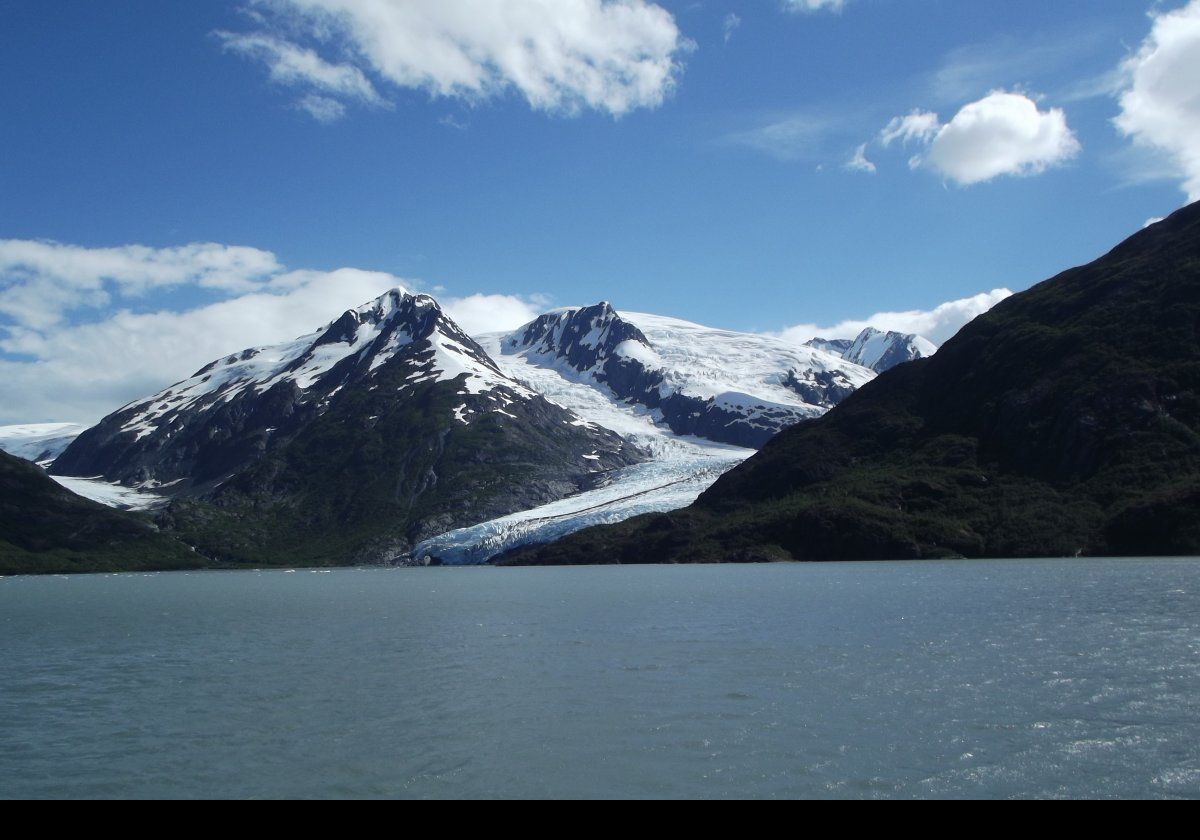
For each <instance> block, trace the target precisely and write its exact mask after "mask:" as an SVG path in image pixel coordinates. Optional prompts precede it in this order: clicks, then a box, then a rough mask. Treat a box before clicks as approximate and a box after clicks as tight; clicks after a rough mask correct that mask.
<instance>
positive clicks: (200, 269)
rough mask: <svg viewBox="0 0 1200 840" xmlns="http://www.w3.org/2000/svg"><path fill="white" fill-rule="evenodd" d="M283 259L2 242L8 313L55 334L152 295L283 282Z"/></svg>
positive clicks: (263, 254) (212, 247)
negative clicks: (75, 316) (83, 314)
mask: <svg viewBox="0 0 1200 840" xmlns="http://www.w3.org/2000/svg"><path fill="white" fill-rule="evenodd" d="M280 270H281V268H280V265H279V262H278V261H277V260H276V259H275V255H274V254H271V253H269V252H267V251H260V250H258V249H257V248H245V247H237V246H229V245H219V244H216V243H211V242H205V243H194V244H191V245H184V246H182V247H178V248H148V247H146V246H144V245H126V246H123V247H119V248H80V247H78V246H74V245H63V244H60V243H58V242H42V241H32V240H23V239H4V240H0V314H4V315H8V316H9V317H10V318H12V319H14V320H16V321H17V322H18V323H22V324H24V325H27V326H33V327H48V326H51V325H53V324H56V323H58V322H59V321H60V320H62V318H63V316H64V315H66V314H67V313H69V312H73V311H77V310H80V309H88V308H95V307H100V306H105V305H106V304H108V303H109V302H110V301H112V300H113V299H114V297H115V298H134V297H138V296H141V295H144V294H146V293H147V292H148V291H150V290H151V289H163V288H172V287H177V286H183V285H193V286H198V287H200V288H204V289H211V290H216V291H222V292H245V291H249V290H252V289H254V288H256V287H258V286H260V285H261V284H263V283H265V282H277V281H275V280H274V276H275V275H277V274H278V273H279V272H280Z"/></svg>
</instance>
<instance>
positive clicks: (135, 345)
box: [0, 242, 544, 424]
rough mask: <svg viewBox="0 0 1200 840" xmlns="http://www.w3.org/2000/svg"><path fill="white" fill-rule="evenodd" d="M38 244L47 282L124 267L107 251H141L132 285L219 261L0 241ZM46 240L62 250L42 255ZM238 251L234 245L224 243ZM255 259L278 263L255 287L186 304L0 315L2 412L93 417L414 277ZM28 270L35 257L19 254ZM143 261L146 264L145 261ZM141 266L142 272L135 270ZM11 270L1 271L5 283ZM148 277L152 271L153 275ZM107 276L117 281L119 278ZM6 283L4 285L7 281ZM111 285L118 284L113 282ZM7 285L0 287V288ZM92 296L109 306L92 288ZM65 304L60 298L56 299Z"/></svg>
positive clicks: (496, 324) (458, 315) (6, 415)
mask: <svg viewBox="0 0 1200 840" xmlns="http://www.w3.org/2000/svg"><path fill="white" fill-rule="evenodd" d="M22 244H26V245H36V246H39V247H38V248H37V249H35V250H36V251H37V252H38V253H39V254H42V257H43V258H42V260H41V262H40V265H41V266H42V269H43V270H44V271H47V272H52V273H50V274H45V275H40V279H41V280H44V281H49V282H48V284H45V285H43V288H44V287H46V286H47V285H48V286H49V287H53V284H54V282H55V281H65V280H66V279H67V278H68V277H72V278H76V279H78V278H84V279H86V278H92V277H95V276H97V270H96V269H95V266H94V264H95V263H99V262H104V261H110V265H109V267H107V268H105V269H104V270H103V274H102V276H104V277H108V276H110V273H111V272H116V271H119V268H120V266H119V265H117V263H116V262H112V261H113V259H114V257H113V255H114V254H117V255H122V254H124V253H125V252H127V251H134V252H136V253H137V254H138V255H139V257H140V259H137V260H133V261H128V262H126V263H125V267H126V268H128V269H129V271H130V274H129V275H128V281H127V285H130V286H132V287H139V286H141V285H142V284H143V283H145V282H147V276H149V275H154V269H153V267H156V266H162V265H169V266H171V267H172V271H173V272H174V273H172V274H171V275H170V276H171V277H172V278H174V277H177V276H178V277H185V278H190V279H185V280H182V281H180V283H189V284H191V285H193V286H198V285H200V284H201V283H202V282H203V279H202V278H204V276H205V274H204V269H205V267H206V266H209V265H211V264H212V262H213V261H214V259H213V256H212V253H211V250H212V249H215V248H218V247H221V246H186V247H185V248H175V249H162V250H159V251H153V250H152V249H143V248H132V249H128V248H116V249H84V248H77V247H74V246H67V245H52V244H50V243H19V242H18V243H11V242H10V243H3V244H2V246H0V253H3V252H4V251H5V250H7V251H10V252H11V251H13V250H16V248H17V246H19V245H22ZM46 249H57V250H58V251H59V253H57V254H51V255H50V256H49V257H47V256H46V255H45V251H46ZM228 250H230V251H234V250H237V249H228ZM242 250H245V251H248V252H252V253H254V254H257V255H258V257H257V260H258V261H259V262H261V263H262V264H263V265H268V264H269V265H270V266H272V267H273V269H272V270H273V271H274V272H275V273H274V274H273V275H272V276H271V277H270V278H268V279H265V280H261V281H259V282H258V283H257V285H256V286H254V287H252V288H251V290H250V291H246V287H245V286H242V285H241V284H240V283H234V284H231V285H229V286H228V287H227V291H228V292H229V294H231V295H237V296H236V297H231V298H229V299H226V300H222V301H219V302H216V303H211V304H209V305H206V306H199V307H196V308H193V309H190V310H187V311H183V312H172V311H160V312H141V313H139V312H132V311H130V310H128V309H119V308H118V309H115V311H112V310H111V309H110V311H109V312H108V313H106V315H105V316H104V317H103V319H102V320H99V321H96V322H93V323H81V324H74V325H67V324H64V323H61V322H60V317H55V318H53V319H49V318H45V317H40V315H39V313H37V312H36V311H33V312H31V313H24V312H22V313H19V314H17V315H13V313H9V314H10V317H14V318H15V320H16V323H15V324H12V325H9V326H7V327H6V326H3V325H0V350H3V351H4V352H5V353H8V354H10V355H13V356H17V357H23V358H18V359H7V360H3V359H0V424H6V423H15V422H43V421H53V420H56V419H62V420H64V421H74V422H93V421H95V420H98V419H99V418H100V417H102V416H104V415H105V414H108V413H109V412H111V411H113V410H114V409H116V408H117V407H119V406H121V405H123V404H125V403H127V402H130V401H132V400H134V399H137V398H140V397H143V396H146V395H148V394H152V393H155V392H156V391H158V390H161V389H162V388H164V387H166V386H168V385H170V384H171V383H173V382H177V381H179V380H180V379H183V378H185V377H187V376H190V375H191V374H192V373H194V372H195V371H196V370H198V369H199V368H201V367H202V366H204V365H205V364H207V363H208V362H210V361H212V360H213V359H216V358H220V357H221V356H223V355H226V354H228V353H231V352H234V351H235V350H240V349H244V348H247V347H252V346H261V345H269V344H275V343H279V342H283V341H289V340H291V339H293V338H295V337H297V336H300V335H304V334H307V333H311V332H313V331H314V330H316V329H318V328H319V327H320V326H321V325H323V324H325V323H328V322H329V321H331V320H333V319H334V318H336V317H337V316H338V315H339V314H340V313H341V312H343V311H345V310H346V309H349V308H351V307H354V306H358V305H359V304H362V303H364V302H366V301H368V300H371V299H373V298H374V297H377V296H378V295H380V294H382V293H383V292H385V291H387V290H388V289H390V288H393V287H395V286H398V285H399V286H406V287H408V288H415V287H417V286H418V285H419V284H414V283H411V282H407V281H404V280H402V279H401V278H398V277H396V276H394V275H392V274H387V273H383V272H372V271H361V270H357V269H348V268H347V269H340V270H338V271H331V272H323V271H290V272H285V271H284V270H283V269H282V268H281V267H280V266H279V264H278V261H277V260H276V259H275V257H274V255H272V254H269V253H267V252H263V251H255V250H254V249H242ZM188 252H194V254H195V264H194V265H193V266H192V267H191V268H190V269H184V268H183V267H182V265H181V264H182V258H181V257H180V254H182V253H188ZM25 266H26V267H25V268H24V269H22V270H23V271H24V272H25V275H24V276H25V277H26V279H28V278H29V276H31V275H30V272H31V271H32V269H30V268H29V262H28V261H27V262H26V263H25ZM148 267H150V268H148ZM139 272H141V274H140V276H139ZM9 279H10V275H8V274H7V273H5V272H3V271H0V285H4V284H5V283H6V282H7V281H8V280H9ZM153 279H158V275H154V278H153ZM112 283H115V284H117V287H119V286H120V281H117V280H113V281H112ZM7 291H9V289H7V288H6V289H5V292H7ZM114 293H115V292H114ZM2 295H3V293H0V296H2ZM439 299H440V301H441V303H442V305H443V306H444V307H445V308H446V310H447V312H448V313H449V314H450V316H451V317H452V318H454V319H455V320H456V321H458V322H459V323H460V324H461V325H462V326H463V328H464V329H465V330H467V331H468V332H471V333H479V332H488V331H495V330H506V329H515V328H516V327H518V326H520V325H521V324H524V323H526V322H528V321H530V320H532V318H534V317H535V316H536V315H537V313H538V312H539V311H540V310H541V308H542V307H543V305H544V301H541V300H539V299H536V298H535V299H533V300H526V299H522V298H517V297H512V296H507V295H472V296H468V297H462V298H455V297H450V296H444V297H440V298H439ZM90 305H93V306H104V305H105V300H104V299H103V298H102V297H97V298H95V299H93V300H91V301H90ZM60 311H61V310H60Z"/></svg>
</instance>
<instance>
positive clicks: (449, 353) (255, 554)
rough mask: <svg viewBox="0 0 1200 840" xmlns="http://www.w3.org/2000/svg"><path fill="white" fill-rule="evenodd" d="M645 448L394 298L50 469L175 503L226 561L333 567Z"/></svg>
mask: <svg viewBox="0 0 1200 840" xmlns="http://www.w3.org/2000/svg"><path fill="white" fill-rule="evenodd" d="M643 457H644V456H643V454H642V453H640V452H638V451H637V450H636V449H634V448H633V447H630V446H627V445H626V444H625V442H624V441H623V440H622V439H621V438H620V437H619V436H618V435H616V434H614V433H612V432H611V431H609V430H607V429H602V428H599V427H597V426H595V425H594V424H591V423H588V422H587V421H586V420H583V419H581V418H579V417H578V416H576V415H574V414H572V413H571V412H569V411H567V410H566V409H564V408H562V407H560V406H556V405H554V404H552V403H550V402H549V401H547V400H546V399H545V398H544V397H542V396H541V395H538V394H535V393H533V392H532V391H530V390H529V389H527V388H525V387H524V386H522V385H521V384H519V383H517V382H515V381H514V380H512V379H510V378H509V377H507V376H505V375H504V374H503V373H502V372H501V371H500V370H499V369H498V368H497V366H496V365H495V363H494V362H493V361H492V360H491V359H490V358H489V357H488V355H487V353H486V352H485V351H484V350H483V349H482V348H481V347H480V346H479V345H478V344H476V343H475V342H474V341H473V340H472V339H470V338H469V337H467V336H466V335H465V334H464V333H463V332H462V331H461V330H460V329H459V328H458V327H457V325H455V324H454V323H453V322H452V321H451V320H450V319H449V318H448V317H447V316H446V315H445V313H444V312H443V311H442V310H441V308H440V307H439V306H438V304H437V302H436V301H434V300H433V299H432V298H430V297H427V296H423V295H410V294H407V293H405V292H404V291H403V290H394V291H392V292H390V293H388V294H386V295H384V296H382V297H381V298H379V299H378V300H376V301H373V302H371V303H369V304H367V305H365V306H363V307H360V308H359V309H357V310H351V311H349V312H346V313H345V314H344V315H343V316H342V317H341V318H339V319H338V320H336V321H334V322H333V323H332V324H330V325H328V326H327V327H326V328H324V329H323V330H321V331H319V332H317V333H314V334H312V335H309V336H306V337H304V338H301V339H298V340H297V341H295V342H292V343H290V344H287V345H283V346H279V347H270V348H257V349H252V350H247V351H244V352H242V353H238V354H235V355H233V356H229V357H227V358H225V359H222V360H219V361H217V362H214V363H213V364H211V365H208V366H207V367H205V368H204V369H203V370H201V371H199V372H198V373H197V374H196V375H195V376H193V377H192V378H190V379H188V380H185V381H184V382H181V383H178V384H177V385H174V386H172V387H171V388H168V389H167V390H165V391H163V392H162V393H160V394H157V395H155V396H154V397H152V398H150V399H148V400H140V401H138V402H136V403H133V404H131V405H129V406H126V407H125V408H123V409H121V410H120V411H118V412H116V413H115V414H113V415H112V416H110V417H108V418H106V419H105V420H104V421H102V422H101V423H100V424H99V425H98V426H96V427H95V428H93V429H89V430H88V431H87V432H85V433H84V434H82V435H80V437H79V438H78V439H77V440H76V441H75V443H73V444H72V445H71V446H70V447H69V448H68V449H67V451H66V452H64V453H63V454H62V455H61V456H60V457H59V459H58V460H57V461H55V463H54V465H53V467H52V471H53V472H54V473H55V474H56V475H83V476H89V477H93V476H99V477H103V478H104V479H105V480H107V481H115V482H120V483H122V484H124V485H126V486H137V487H140V488H142V489H148V490H154V491H156V492H159V493H161V494H164V495H166V496H169V497H171V498H172V499H173V501H172V503H171V504H170V506H169V507H168V508H167V509H166V511H165V512H164V513H163V514H162V521H163V522H164V523H165V524H167V525H169V526H170V527H171V528H173V529H174V530H175V531H176V532H178V533H180V534H182V535H185V536H186V539H187V540H188V541H189V542H191V543H192V544H194V545H197V546H200V547H201V548H202V549H203V550H204V551H205V553H207V554H209V555H212V556H214V557H217V558H218V559H221V560H224V561H228V562H236V563H253V564H315V565H335V564H344V563H356V562H390V561H392V560H395V559H397V558H398V557H401V556H403V555H404V554H405V553H406V552H407V551H408V550H409V549H410V548H411V546H412V544H413V543H414V542H416V541H418V540H421V539H425V538H427V537H429V536H432V535H433V534H436V533H441V532H442V531H445V530H450V529H453V528H457V527H463V526H467V525H470V524H473V523H476V522H480V521H483V520H486V519H490V518H495V517H497V516H502V515H505V514H508V513H512V512H514V511H518V510H524V509H527V508H531V507H536V506H538V505H540V504H544V503H546V502H550V501H553V500H555V499H558V498H561V497H563V496H565V495H568V494H571V493H574V492H577V491H578V490H580V489H584V488H586V487H588V486H590V485H591V484H592V483H593V482H595V481H596V480H597V479H598V478H599V477H600V476H602V475H603V474H604V473H605V472H607V471H609V470H612V469H614V468H618V467H622V466H625V465H628V464H631V463H635V462H637V461H639V460H641V459H642V458H643Z"/></svg>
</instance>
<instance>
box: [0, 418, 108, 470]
mask: <svg viewBox="0 0 1200 840" xmlns="http://www.w3.org/2000/svg"><path fill="white" fill-rule="evenodd" d="M86 428H87V427H86V426H81V425H79V424H78V423H36V424H28V425H23V426H0V451H4V452H7V453H8V454H9V455H16V456H17V457H18V458H24V459H25V460H26V461H34V462H35V463H38V464H41V465H43V466H46V465H48V464H49V463H50V462H51V461H53V460H54V459H55V458H57V457H58V456H59V455H61V454H62V453H63V450H65V449H66V448H67V447H68V446H70V444H71V441H73V440H75V438H77V437H79V435H80V434H81V433H82V432H83V430H84V429H86Z"/></svg>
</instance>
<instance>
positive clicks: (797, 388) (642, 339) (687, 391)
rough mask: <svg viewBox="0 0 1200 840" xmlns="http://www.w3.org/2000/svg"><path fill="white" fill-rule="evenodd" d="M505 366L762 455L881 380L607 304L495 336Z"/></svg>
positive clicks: (814, 355) (760, 342)
mask: <svg viewBox="0 0 1200 840" xmlns="http://www.w3.org/2000/svg"><path fill="white" fill-rule="evenodd" d="M481 340H482V341H484V343H485V344H488V343H489V342H490V343H491V344H490V346H492V347H494V349H495V353H494V355H495V357H496V358H497V359H498V360H499V361H500V363H501V364H503V359H504V358H505V357H510V356H513V357H520V358H522V359H524V360H526V361H527V362H529V363H531V364H534V365H538V366H541V367H547V368H551V369H554V370H557V371H558V372H560V373H563V374H564V375H567V376H571V377H574V378H576V379H577V380H578V381H582V382H588V383H591V384H594V385H599V386H602V387H604V388H606V389H607V390H608V391H609V392H610V393H611V395H612V396H613V397H614V398H615V399H617V400H619V401H622V402H625V403H628V404H636V405H640V406H644V407H645V408H647V409H649V410H650V411H652V412H654V413H655V419H656V420H658V421H659V422H661V423H662V424H663V425H665V426H666V427H667V428H669V429H670V430H671V431H673V432H675V433H676V434H680V435H695V436H698V437H702V438H707V439H709V440H713V441H717V442H720V443H727V444H732V445H735V446H742V447H759V446H762V445H763V444H764V443H766V442H767V441H768V440H770V438H771V437H773V436H774V435H775V434H777V433H778V432H779V431H780V430H781V429H785V428H787V427H788V426H791V425H794V424H795V423H798V422H800V421H802V420H810V419H812V418H814V417H819V416H820V415H821V414H823V413H825V411H827V410H828V409H829V408H830V407H832V406H834V405H836V404H837V403H838V402H840V401H841V400H843V399H845V398H846V397H847V396H849V395H850V394H851V393H853V392H854V390H855V389H857V388H859V387H861V386H862V385H864V384H866V383H867V382H868V381H870V380H871V379H872V378H873V374H872V373H871V372H870V371H868V370H865V369H864V368H862V367H861V366H859V365H856V364H852V363H848V362H846V361H844V360H842V359H838V358H836V357H833V356H831V355H829V354H827V353H824V352H822V351H819V350H814V349H812V348H808V347H800V346H796V345H794V344H790V343H788V342H784V341H780V340H778V339H773V338H769V337H765V336H757V335H748V334H745V333H735V332H730V331H727V330H717V329H712V328H709V327H702V326H700V325H698V324H691V323H688V322H686V321H679V320H676V319H673V318H663V317H661V316H655V315H642V314H634V313H618V312H617V311H616V310H614V309H613V308H612V306H610V305H609V304H607V303H601V304H597V305H595V306H589V307H584V308H581V309H576V308H571V309H563V310H558V311H555V312H551V313H548V314H546V315H543V316H542V317H540V318H538V319H537V320H535V321H533V322H532V323H531V324H528V325H527V326H525V327H524V328H522V329H520V330H517V331H516V332H514V333H512V334H509V335H504V336H487V337H485V338H484V339H481Z"/></svg>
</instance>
